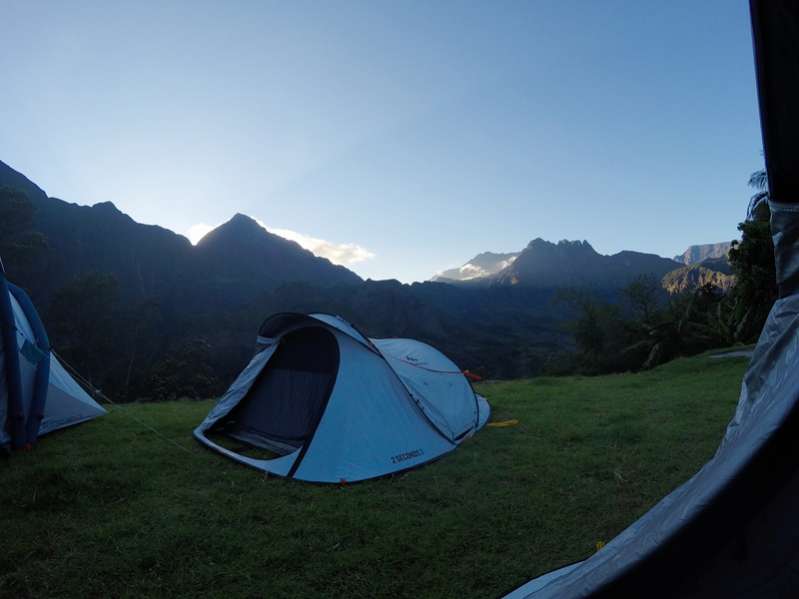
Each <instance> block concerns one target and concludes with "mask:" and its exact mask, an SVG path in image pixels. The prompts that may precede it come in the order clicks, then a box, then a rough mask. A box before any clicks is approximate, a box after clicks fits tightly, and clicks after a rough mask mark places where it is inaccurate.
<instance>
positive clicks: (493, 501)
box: [0, 356, 746, 598]
mask: <svg viewBox="0 0 799 599" xmlns="http://www.w3.org/2000/svg"><path fill="white" fill-rule="evenodd" d="M745 367H746V360H745V359H724V360H711V359H708V358H707V357H703V356H700V357H697V358H692V359H684V360H677V361H674V362H672V363H670V364H667V365H666V366H663V367H661V368H658V369H656V370H654V371H650V372H647V373H643V374H624V375H613V376H603V377H595V378H583V377H568V378H539V379H533V380H527V381H514V382H501V383H488V384H484V385H482V386H481V387H480V389H479V391H480V392H481V393H483V394H484V395H486V396H487V397H488V399H489V401H490V402H491V405H492V407H493V415H492V418H493V419H494V420H502V419H508V418H518V419H519V421H520V424H519V425H518V426H516V427H511V428H487V429H485V430H483V431H481V432H480V433H478V434H477V435H476V437H475V438H473V439H471V440H469V441H467V442H466V443H465V444H464V445H463V446H462V447H461V448H460V449H458V450H457V451H456V452H454V453H453V454H451V455H449V456H447V457H445V458H443V459H441V460H440V461H438V462H436V463H433V464H430V465H428V466H426V467H423V468H420V469H417V470H414V471H410V472H408V473H405V474H403V475H400V476H397V477H394V478H388V479H383V480H378V481H372V482H365V483H360V484H355V485H352V486H346V487H342V488H339V487H335V486H320V485H311V484H306V483H300V482H291V481H284V480H281V479H275V478H271V479H267V478H264V476H263V475H261V474H259V473H258V472H257V471H255V470H251V469H249V468H246V467H244V466H241V465H238V464H236V463H234V462H232V461H230V460H228V459H226V458H224V457H222V456H220V455H218V454H216V453H214V452H211V451H209V450H207V449H204V448H202V447H200V446H199V445H198V444H197V443H195V442H194V440H193V438H192V437H191V430H192V428H193V427H194V426H195V425H196V424H197V423H198V422H199V421H200V420H201V419H202V418H203V417H204V416H205V414H206V412H207V411H208V409H209V408H210V406H211V402H201V403H190V402H172V403H164V404H132V405H127V406H122V407H113V409H112V410H113V411H112V413H111V414H109V415H108V416H107V417H104V418H101V419H98V420H96V421H93V422H90V423H87V424H84V425H81V426H79V427H76V428H74V429H70V430H66V431H62V432H60V433H57V434H54V435H51V436H49V437H45V438H44V439H42V441H41V442H40V444H39V446H38V447H37V448H36V449H35V450H34V451H32V452H27V453H16V454H14V455H12V456H11V457H10V458H3V459H0V505H2V507H0V527H1V529H2V544H3V548H2V551H0V596H3V597H26V596H32V597H34V596H35V597H44V596H47V597H52V596H67V595H69V596H76V597H110V596H123V597H140V596H164V595H167V596H178V595H186V596H190V595H208V596H219V597H223V596H225V597H233V596H235V597H270V598H271V597H305V596H314V597H332V596H341V597H381V596H386V597H388V596H391V597H459V598H460V597H491V596H498V595H500V594H502V593H504V592H507V591H510V590H512V589H513V588H515V587H516V586H517V585H519V584H521V583H522V582H524V581H526V580H527V579H528V578H530V577H532V576H535V575H537V574H540V573H542V572H545V571H547V570H549V569H552V568H554V567H556V566H558V565H561V564H564V563H568V562H572V561H575V560H578V559H581V558H584V557H586V556H587V555H589V554H590V553H592V552H593V551H594V550H595V546H596V543H597V542H598V541H605V540H609V539H610V538H611V537H613V536H614V535H615V534H616V533H618V532H619V531H620V530H622V529H623V528H624V527H625V526H626V525H628V524H629V523H630V522H632V521H633V520H634V519H635V518H636V517H637V516H639V515H640V514H641V513H643V512H644V511H645V510H646V509H647V508H649V507H650V506H651V505H652V504H653V503H654V502H655V501H657V499H658V498H660V497H661V496H663V495H664V494H665V493H667V492H668V491H669V490H670V489H672V488H673V487H674V486H676V485H677V484H678V483H680V482H681V481H683V480H684V479H686V478H688V477H689V476H690V475H691V474H692V473H693V472H694V471H696V470H697V469H698V468H699V466H700V465H701V464H702V463H703V462H704V461H706V460H707V459H708V458H709V457H710V456H711V455H712V453H713V451H714V449H715V447H716V444H717V443H718V441H719V439H720V437H721V434H722V432H723V429H724V426H725V424H726V422H727V420H728V419H729V418H730V416H731V414H732V411H733V408H734V405H735V402H736V399H737V395H738V389H739V385H740V378H741V375H742V374H743V372H744V369H745ZM143 423H146V424H147V425H149V426H152V427H154V428H156V429H158V430H159V431H160V432H161V433H163V434H164V435H165V436H167V437H168V438H169V439H172V440H173V441H174V442H176V443H178V444H180V445H181V446H182V447H184V448H186V449H187V450H188V451H181V450H179V449H176V448H175V447H174V446H172V445H171V444H169V443H167V442H166V441H164V440H162V439H160V438H159V437H157V436H156V435H155V434H153V433H152V432H151V431H150V430H148V429H147V428H146V427H145V426H144V424H143Z"/></svg>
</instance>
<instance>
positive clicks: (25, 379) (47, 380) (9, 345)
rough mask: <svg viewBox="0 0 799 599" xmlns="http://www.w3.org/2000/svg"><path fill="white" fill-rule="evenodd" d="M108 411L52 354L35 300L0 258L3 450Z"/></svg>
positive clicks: (0, 430) (0, 427)
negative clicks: (12, 280) (12, 277)
mask: <svg viewBox="0 0 799 599" xmlns="http://www.w3.org/2000/svg"><path fill="white" fill-rule="evenodd" d="M103 414H105V410H104V409H103V408H101V407H100V406H99V405H98V404H97V402H95V401H94V400H93V399H92V398H91V397H90V396H89V395H88V394H87V393H86V392H85V391H84V390H83V388H82V387H81V386H80V385H78V384H77V383H76V382H75V381H74V380H73V379H72V377H71V376H70V375H69V374H68V373H67V372H66V370H64V367H63V366H62V365H61V364H60V363H59V361H58V360H57V359H56V357H55V356H53V355H52V352H51V351H50V341H49V339H48V337H47V332H46V331H45V329H44V325H43V324H42V321H41V319H40V318H39V315H38V313H37V312H36V308H35V307H34V306H33V302H31V300H30V298H29V297H28V295H27V294H26V293H25V292H24V291H23V290H22V289H20V288H19V287H17V286H15V285H12V284H11V283H9V282H8V281H7V280H6V277H5V272H4V271H3V268H2V263H1V262H0V448H5V449H17V448H21V447H30V446H31V445H33V444H34V443H35V442H36V440H37V439H38V437H39V436H41V435H44V434H46V433H49V432H52V431H54V430H56V429H60V428H64V427H66V426H71V425H73V424H78V423H79V422H84V421H86V420H91V419H92V418H96V417H97V416H101V415H103Z"/></svg>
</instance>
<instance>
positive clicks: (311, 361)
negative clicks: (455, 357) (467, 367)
mask: <svg viewBox="0 0 799 599" xmlns="http://www.w3.org/2000/svg"><path fill="white" fill-rule="evenodd" d="M488 415H489V406H488V402H486V400H485V399H484V398H483V397H481V396H479V395H477V394H476V393H475V392H474V390H473V389H472V387H471V385H470V384H469V381H468V380H467V379H466V377H465V376H464V375H463V373H462V372H461V370H460V369H459V368H458V367H457V366H456V365H455V364H454V363H453V362H452V361H451V360H450V359H449V358H447V357H446V356H444V355H443V354H442V353H441V352H439V351H438V350H436V349H435V348H433V347H431V346H429V345H427V344H425V343H421V342H419V341H415V340H412V339H369V338H368V337H366V336H365V335H363V334H361V333H360V332H359V331H358V330H357V329H356V328H355V327H354V326H353V325H351V324H350V323H348V322H347V321H345V320H344V319H342V318H340V317H338V316H332V315H329V314H309V315H305V314H295V313H282V314H276V315H274V316H272V317H270V318H268V319H267V320H266V321H265V322H264V324H263V325H262V326H261V329H260V332H259V336H258V342H257V347H256V351H255V355H254V356H253V358H252V359H251V360H250V363H249V364H248V365H247V367H246V368H245V369H244V370H243V371H242V373H241V374H240V375H239V376H238V378H237V379H236V380H235V381H234V382H233V384H232V385H231V386H230V388H229V389H228V390H227V392H226V393H225V394H224V395H223V396H222V398H221V399H220V400H219V402H218V403H217V404H216V406H215V407H214V408H213V409H212V410H211V412H210V413H209V414H208V416H207V417H206V419H205V420H204V421H203V422H202V423H201V424H200V425H199V426H198V427H197V428H196V429H195V431H194V436H195V437H196V438H197V439H198V440H199V441H201V442H202V443H204V444H205V445H207V446H209V447H211V448H213V449H215V450H217V451H219V452H221V453H223V454H224V455H226V456H228V457H231V458H233V459H235V460H237V461H239V462H242V463H244V464H247V465H249V466H252V467H254V468H257V469H259V470H263V471H264V472H268V473H271V474H276V475H279V476H285V477H289V478H294V479H299V480H305V481H314V482H325V483H338V482H341V481H348V482H353V481H359V480H365V479H369V478H374V477H378V476H383V475H386V474H390V473H393V472H398V471H400V470H406V469H408V468H412V467H414V466H419V465H420V464H424V463H426V462H429V461H431V460H434V459H436V458H438V457H440V456H442V455H444V454H446V453H449V452H450V451H452V450H454V449H455V448H457V447H458V445H459V444H460V443H461V442H462V441H463V440H464V439H467V438H468V437H470V436H471V435H473V434H474V433H475V432H476V431H477V430H479V429H480V428H481V427H482V426H483V425H484V424H485V423H486V421H487V420H488ZM215 435H223V436H226V437H228V438H232V439H235V440H236V441H237V442H242V443H245V444H246V445H247V446H250V447H255V448H259V449H265V450H268V451H270V452H273V453H274V454H277V457H274V458H272V459H255V458H253V457H249V456H246V455H243V454H242V453H237V452H236V451H233V450H230V449H228V448H226V447H224V446H222V445H221V444H220V443H218V442H217V440H215V439H216V437H215Z"/></svg>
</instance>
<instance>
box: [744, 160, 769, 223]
mask: <svg viewBox="0 0 799 599" xmlns="http://www.w3.org/2000/svg"><path fill="white" fill-rule="evenodd" d="M749 187H751V188H753V189H755V190H756V191H755V193H754V195H753V196H752V197H751V198H750V199H749V208H748V210H747V220H768V199H769V192H768V174H767V173H766V171H765V169H763V170H759V171H755V172H754V173H752V174H751V175H750V176H749ZM764 217H765V218H764Z"/></svg>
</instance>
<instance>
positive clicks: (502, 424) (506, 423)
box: [486, 418, 519, 428]
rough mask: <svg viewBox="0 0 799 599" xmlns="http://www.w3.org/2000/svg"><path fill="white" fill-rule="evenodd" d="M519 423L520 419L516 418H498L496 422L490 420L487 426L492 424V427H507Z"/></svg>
mask: <svg viewBox="0 0 799 599" xmlns="http://www.w3.org/2000/svg"><path fill="white" fill-rule="evenodd" d="M517 424H519V421H518V420H516V419H515V418H512V419H511V420H497V421H496V422H489V423H488V424H486V426H490V427H492V428H507V427H509V426H516V425H517Z"/></svg>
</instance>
